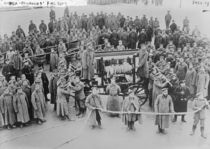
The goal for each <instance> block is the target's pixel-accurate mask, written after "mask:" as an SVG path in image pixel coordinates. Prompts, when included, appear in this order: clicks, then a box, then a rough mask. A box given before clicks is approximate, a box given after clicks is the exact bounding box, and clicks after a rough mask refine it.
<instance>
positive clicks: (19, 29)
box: [16, 25, 25, 38]
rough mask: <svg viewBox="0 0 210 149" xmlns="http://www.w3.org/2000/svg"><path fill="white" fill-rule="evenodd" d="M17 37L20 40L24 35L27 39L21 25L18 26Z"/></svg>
mask: <svg viewBox="0 0 210 149" xmlns="http://www.w3.org/2000/svg"><path fill="white" fill-rule="evenodd" d="M16 35H17V36H18V37H19V38H20V37H21V35H23V36H24V37H25V33H24V31H23V29H22V28H21V26H20V25H18V28H17V30H16Z"/></svg>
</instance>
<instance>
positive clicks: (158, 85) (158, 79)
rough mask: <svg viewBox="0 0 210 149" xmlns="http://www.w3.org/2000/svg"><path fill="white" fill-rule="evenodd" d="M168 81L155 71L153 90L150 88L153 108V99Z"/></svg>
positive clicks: (154, 99)
mask: <svg viewBox="0 0 210 149" xmlns="http://www.w3.org/2000/svg"><path fill="white" fill-rule="evenodd" d="M167 84H168V82H166V81H165V79H164V78H163V75H162V74H161V73H158V72H157V73H156V74H155V76H154V83H153V90H152V107H153V109H155V101H156V99H157V96H158V95H160V94H161V93H162V89H163V88H164V87H166V86H167Z"/></svg>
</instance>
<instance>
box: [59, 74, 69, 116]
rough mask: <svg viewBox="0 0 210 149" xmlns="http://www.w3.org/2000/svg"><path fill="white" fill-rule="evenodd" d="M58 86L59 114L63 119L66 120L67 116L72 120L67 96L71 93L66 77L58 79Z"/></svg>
mask: <svg viewBox="0 0 210 149" xmlns="http://www.w3.org/2000/svg"><path fill="white" fill-rule="evenodd" d="M57 86H58V88H57V108H56V111H57V116H59V117H60V118H61V119H62V120H65V119H66V118H67V119H69V120H70V118H69V110H68V103H67V96H66V95H69V91H68V90H67V89H66V87H67V84H66V79H65V78H64V77H61V78H60V79H59V80H58V81H57Z"/></svg>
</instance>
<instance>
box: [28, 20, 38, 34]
mask: <svg viewBox="0 0 210 149" xmlns="http://www.w3.org/2000/svg"><path fill="white" fill-rule="evenodd" d="M28 30H29V33H35V32H37V27H36V25H35V24H34V23H33V21H32V20H31V21H30V24H29V27H28Z"/></svg>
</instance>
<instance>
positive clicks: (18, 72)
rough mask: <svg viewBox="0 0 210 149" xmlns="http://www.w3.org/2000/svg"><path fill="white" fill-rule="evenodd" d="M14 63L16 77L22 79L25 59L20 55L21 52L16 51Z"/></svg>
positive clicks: (13, 58)
mask: <svg viewBox="0 0 210 149" xmlns="http://www.w3.org/2000/svg"><path fill="white" fill-rule="evenodd" d="M12 62H13V66H14V69H15V76H16V77H18V76H19V77H20V75H21V70H22V68H23V58H22V56H21V55H20V53H19V51H17V50H15V53H14V55H13V57H12Z"/></svg>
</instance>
